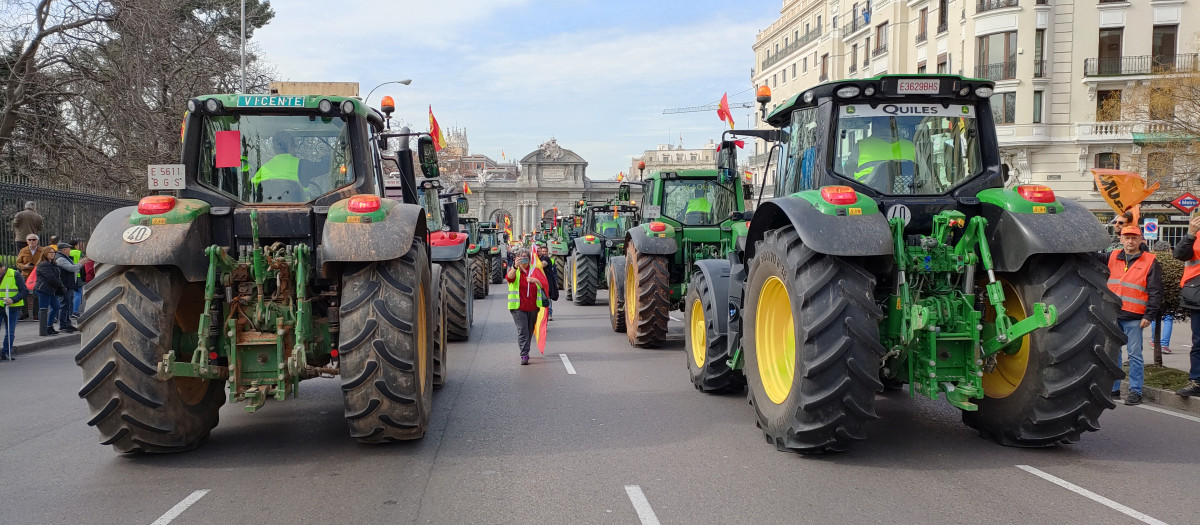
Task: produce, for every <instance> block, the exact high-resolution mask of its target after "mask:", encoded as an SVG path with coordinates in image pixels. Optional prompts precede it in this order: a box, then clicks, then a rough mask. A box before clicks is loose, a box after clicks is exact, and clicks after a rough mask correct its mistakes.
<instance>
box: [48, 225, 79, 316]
mask: <svg viewBox="0 0 1200 525" xmlns="http://www.w3.org/2000/svg"><path fill="white" fill-rule="evenodd" d="M74 249H75V246H74V245H72V244H71V243H70V241H61V242H59V243H58V251H57V252H56V253H55V254H54V265H55V266H57V267H58V271H59V277H58V279H59V281H60V282H62V286H63V289H64V292H63V294H62V295H61V296H60V297H59V300H60V301H62V305H61V308H60V309H59V318H58V329H59V330H62V331H64V332H67V333H71V332H76V331H78V330H79V329H78V328H75V326H74V325H72V324H71V313H72V310H71V308H72V307H73V306H74V304H73V303H74V300H75V291H76V290H78V289H79V277H78V274H79V272H80V270H83V263H77V262H73V261H72V260H71V252H72V251H73V250H74Z"/></svg>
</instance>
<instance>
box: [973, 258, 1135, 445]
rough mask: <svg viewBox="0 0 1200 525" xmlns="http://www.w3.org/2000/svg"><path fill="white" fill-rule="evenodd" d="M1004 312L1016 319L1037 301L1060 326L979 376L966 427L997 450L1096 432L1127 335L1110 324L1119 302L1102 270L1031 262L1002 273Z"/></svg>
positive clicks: (1073, 262) (1091, 264)
mask: <svg viewBox="0 0 1200 525" xmlns="http://www.w3.org/2000/svg"><path fill="white" fill-rule="evenodd" d="M998 277H999V278H1000V279H1001V281H1002V282H1003V283H1004V294H1005V305H1004V306H1005V310H1007V311H1008V315H1010V316H1011V317H1013V318H1014V319H1016V320H1020V319H1024V318H1025V316H1026V315H1028V314H1029V313H1031V312H1032V310H1031V309H1032V306H1033V304H1034V303H1037V302H1042V303H1046V304H1047V305H1053V306H1055V307H1057V309H1058V322H1057V323H1055V324H1054V326H1051V327H1049V328H1045V329H1041V330H1038V331H1036V332H1033V333H1031V334H1029V335H1027V336H1025V337H1024V340H1023V341H1022V342H1021V349H1020V350H1019V351H1017V353H1015V354H1012V355H1008V354H999V355H997V361H996V366H995V368H994V369H993V370H992V371H991V372H986V373H984V376H983V389H984V394H985V397H984V398H983V399H980V400H979V401H977V404H978V405H979V410H978V411H974V412H963V422H964V423H966V424H967V425H968V426H970V427H972V428H975V429H976V430H979V432H980V434H982V435H984V436H987V437H991V438H992V439H994V440H996V441H997V442H999V443H1000V444H1002V445H1009V446H1017V447H1045V446H1051V445H1055V444H1057V443H1074V442H1076V441H1078V440H1079V437H1080V435H1081V434H1082V433H1083V432H1085V431H1095V430H1099V429H1100V423H1099V419H1100V414H1101V413H1102V412H1104V409H1106V408H1114V407H1115V406H1116V405H1115V404H1114V403H1113V401H1112V400H1111V399H1109V397H1108V396H1109V392H1110V391H1112V386H1113V382H1114V381H1116V380H1117V379H1120V378H1122V377H1124V375H1125V374H1124V372H1122V370H1121V365H1120V362H1119V361H1118V359H1119V355H1120V353H1119V352H1120V349H1121V345H1122V344H1124V343H1125V334H1124V333H1123V332H1121V331H1120V329H1119V328H1118V327H1117V323H1116V322H1115V321H1114V319H1116V318H1117V313H1118V312H1119V311H1120V309H1121V303H1120V302H1119V300H1118V299H1117V297H1116V296H1114V295H1113V294H1112V293H1111V292H1109V291H1108V285H1107V274H1106V271H1105V268H1104V265H1103V264H1101V263H1099V262H1097V261H1094V260H1093V259H1092V258H1091V257H1089V256H1088V255H1086V254H1076V255H1066V256H1064V255H1035V256H1033V257H1031V258H1030V259H1029V261H1028V262H1026V263H1025V267H1024V268H1023V269H1022V270H1021V271H1019V272H1016V273H1012V274H1000V275H999V276H998Z"/></svg>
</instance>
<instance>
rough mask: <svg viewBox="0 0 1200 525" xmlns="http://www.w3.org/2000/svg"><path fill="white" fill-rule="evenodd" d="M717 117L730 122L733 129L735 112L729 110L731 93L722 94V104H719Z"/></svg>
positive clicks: (730, 127)
mask: <svg viewBox="0 0 1200 525" xmlns="http://www.w3.org/2000/svg"><path fill="white" fill-rule="evenodd" d="M717 118H720V119H721V121H722V122H728V123H729V129H733V113H731V112H730V111H729V93H728V92H727V93H725V94H723V95H721V104H720V105H718V106H717Z"/></svg>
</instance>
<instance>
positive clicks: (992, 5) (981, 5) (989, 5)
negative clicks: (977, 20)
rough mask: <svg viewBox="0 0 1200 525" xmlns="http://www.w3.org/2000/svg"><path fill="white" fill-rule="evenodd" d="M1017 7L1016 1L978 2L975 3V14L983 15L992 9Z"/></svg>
mask: <svg viewBox="0 0 1200 525" xmlns="http://www.w3.org/2000/svg"><path fill="white" fill-rule="evenodd" d="M1005 7H1017V0H978V1H977V2H975V12H976V13H983V12H986V11H991V10H993V9H1003V8H1005Z"/></svg>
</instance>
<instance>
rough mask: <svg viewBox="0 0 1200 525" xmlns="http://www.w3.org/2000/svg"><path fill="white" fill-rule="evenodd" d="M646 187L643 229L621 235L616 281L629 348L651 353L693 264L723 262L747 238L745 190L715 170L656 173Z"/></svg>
mask: <svg viewBox="0 0 1200 525" xmlns="http://www.w3.org/2000/svg"><path fill="white" fill-rule="evenodd" d="M731 147H732V146H731ZM644 184H645V186H644V189H643V193H642V200H643V206H642V223H641V224H640V225H639V226H638V227H636V228H631V229H630V230H629V232H628V233H627V234H626V235H625V257H623V258H622V259H621V260H620V261H619V263H618V264H620V265H621V271H622V272H623V273H619V274H616V278H617V279H618V280H620V281H621V282H622V284H621V290H620V295H621V296H622V298H623V300H622V301H621V303H622V304H621V305H620V306H619V308H621V309H623V312H624V316H625V325H626V326H625V334H626V336H628V338H629V343H630V344H632V345H634V346H641V347H655V346H659V345H661V344H662V343H663V341H665V340H666V338H667V321H668V319H669V318H670V311H671V310H682V309H683V305H684V299H685V296H686V295H687V287H688V280H689V278H690V276H691V271H692V270H691V269H692V267H693V265H695V263H696V262H697V261H703V260H708V259H720V258H724V257H726V256H727V254H729V253H730V252H732V251H733V249H734V246H735V244H736V243H737V242H739V241H740V240H744V239H745V237H746V231H747V229H748V226H747V224H748V221H749V219H750V213H749V212H747V211H746V199H747V198H748V195H749V193H750V190H749V186H748V185H747V184H745V183H744V182H742V181H741V179H740V178H739V177H738V176H737V175H736V174H734V173H732V171H730V170H726V171H725V172H719V171H718V170H715V169H708V170H703V169H698V170H678V171H660V172H654V173H651V174H650V175H649V176H648V177H646V181H645V183H644ZM630 305H635V306H636V307H635V308H630Z"/></svg>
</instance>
